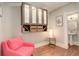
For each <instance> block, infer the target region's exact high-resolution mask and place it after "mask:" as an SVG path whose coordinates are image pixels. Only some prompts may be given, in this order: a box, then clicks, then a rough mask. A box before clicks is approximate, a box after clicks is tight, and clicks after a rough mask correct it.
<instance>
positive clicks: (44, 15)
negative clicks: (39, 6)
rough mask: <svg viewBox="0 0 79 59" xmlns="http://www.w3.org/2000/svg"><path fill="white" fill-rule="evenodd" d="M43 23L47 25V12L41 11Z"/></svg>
mask: <svg viewBox="0 0 79 59" xmlns="http://www.w3.org/2000/svg"><path fill="white" fill-rule="evenodd" d="M43 23H44V24H47V11H46V10H43Z"/></svg>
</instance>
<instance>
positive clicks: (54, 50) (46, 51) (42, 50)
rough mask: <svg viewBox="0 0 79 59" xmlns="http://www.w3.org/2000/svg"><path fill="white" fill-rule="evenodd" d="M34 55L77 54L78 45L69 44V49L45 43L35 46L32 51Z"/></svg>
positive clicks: (78, 52)
mask: <svg viewBox="0 0 79 59" xmlns="http://www.w3.org/2000/svg"><path fill="white" fill-rule="evenodd" d="M33 55H34V56H79V47H78V46H75V45H73V46H71V47H70V48H69V49H64V48H60V47H57V46H53V45H51V46H49V45H45V46H42V47H39V48H36V49H35V50H34V53H33Z"/></svg>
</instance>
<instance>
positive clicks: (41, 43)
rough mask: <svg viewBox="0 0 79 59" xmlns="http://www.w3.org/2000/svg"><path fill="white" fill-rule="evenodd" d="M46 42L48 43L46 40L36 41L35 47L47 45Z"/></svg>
mask: <svg viewBox="0 0 79 59" xmlns="http://www.w3.org/2000/svg"><path fill="white" fill-rule="evenodd" d="M48 43H49V42H48V41H43V42H40V43H36V44H35V48H38V47H41V46H44V45H47V44H48Z"/></svg>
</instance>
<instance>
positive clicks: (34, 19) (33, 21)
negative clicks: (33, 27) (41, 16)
mask: <svg viewBox="0 0 79 59" xmlns="http://www.w3.org/2000/svg"><path fill="white" fill-rule="evenodd" d="M36 23H37V20H36V8H35V7H32V24H36Z"/></svg>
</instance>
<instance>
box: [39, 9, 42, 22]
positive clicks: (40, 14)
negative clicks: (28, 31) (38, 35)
mask: <svg viewBox="0 0 79 59" xmlns="http://www.w3.org/2000/svg"><path fill="white" fill-rule="evenodd" d="M38 24H42V9H38Z"/></svg>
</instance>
